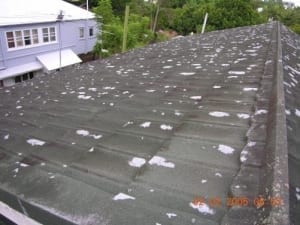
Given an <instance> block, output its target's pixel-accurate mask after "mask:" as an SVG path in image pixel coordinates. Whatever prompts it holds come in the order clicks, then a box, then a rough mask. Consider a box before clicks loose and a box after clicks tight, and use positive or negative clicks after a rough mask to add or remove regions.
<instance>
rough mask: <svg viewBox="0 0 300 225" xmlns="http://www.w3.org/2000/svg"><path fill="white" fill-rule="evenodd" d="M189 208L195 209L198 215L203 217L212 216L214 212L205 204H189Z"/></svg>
mask: <svg viewBox="0 0 300 225" xmlns="http://www.w3.org/2000/svg"><path fill="white" fill-rule="evenodd" d="M190 206H191V207H192V208H193V209H197V210H198V211H199V212H200V213H202V214H204V215H207V214H210V215H213V214H215V211H214V210H213V209H211V208H210V207H209V206H208V205H207V204H205V203H200V202H199V203H198V204H194V203H192V202H191V203H190Z"/></svg>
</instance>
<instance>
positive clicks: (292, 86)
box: [282, 28, 300, 224]
mask: <svg viewBox="0 0 300 225" xmlns="http://www.w3.org/2000/svg"><path fill="white" fill-rule="evenodd" d="M283 31H284V32H283V34H282V43H283V46H282V48H283V56H284V57H283V62H284V91H285V101H286V117H287V134H288V135H287V136H288V149H289V178H290V200H291V201H290V203H291V204H290V209H291V210H290V211H291V223H292V224H299V223H300V214H299V212H300V204H299V201H300V176H299V171H300V98H299V97H300V89H299V82H300V37H299V36H298V35H296V34H293V33H291V32H289V31H288V30H287V29H285V28H284V29H283Z"/></svg>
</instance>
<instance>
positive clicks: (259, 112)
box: [255, 109, 268, 115]
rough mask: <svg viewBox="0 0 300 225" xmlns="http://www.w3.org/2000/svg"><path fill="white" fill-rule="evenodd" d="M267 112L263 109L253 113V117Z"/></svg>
mask: <svg viewBox="0 0 300 225" xmlns="http://www.w3.org/2000/svg"><path fill="white" fill-rule="evenodd" d="M267 113H268V110H265V109H259V110H257V111H256V112H255V115H261V114H267Z"/></svg>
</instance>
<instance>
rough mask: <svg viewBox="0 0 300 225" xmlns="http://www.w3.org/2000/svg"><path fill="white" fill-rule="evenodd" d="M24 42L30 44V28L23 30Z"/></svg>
mask: <svg viewBox="0 0 300 225" xmlns="http://www.w3.org/2000/svg"><path fill="white" fill-rule="evenodd" d="M23 34H24V43H25V45H31V37H30V30H24V31H23Z"/></svg>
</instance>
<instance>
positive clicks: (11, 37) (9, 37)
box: [6, 32, 15, 48]
mask: <svg viewBox="0 0 300 225" xmlns="http://www.w3.org/2000/svg"><path fill="white" fill-rule="evenodd" d="M6 39H7V45H8V48H14V47H15V39H14V32H6Z"/></svg>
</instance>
